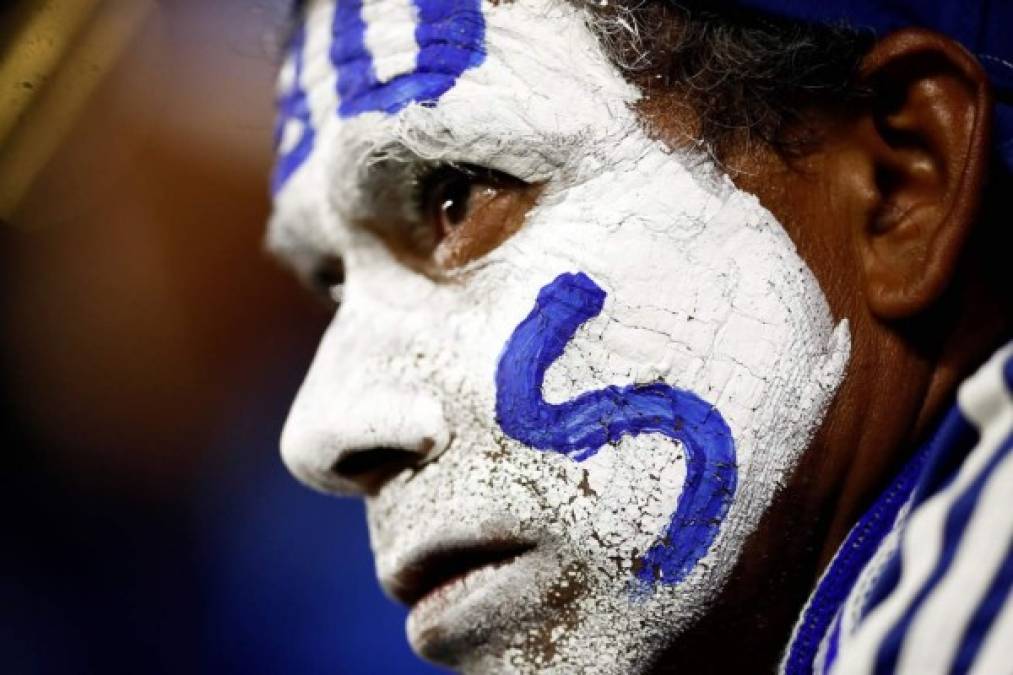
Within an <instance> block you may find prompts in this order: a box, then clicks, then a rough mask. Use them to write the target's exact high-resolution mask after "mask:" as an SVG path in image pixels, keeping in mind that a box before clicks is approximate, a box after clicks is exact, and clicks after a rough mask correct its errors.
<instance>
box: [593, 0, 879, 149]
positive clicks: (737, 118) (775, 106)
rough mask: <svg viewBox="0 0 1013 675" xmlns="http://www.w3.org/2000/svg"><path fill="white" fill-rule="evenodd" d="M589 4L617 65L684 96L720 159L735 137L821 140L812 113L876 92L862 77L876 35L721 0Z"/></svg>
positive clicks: (645, 84)
mask: <svg viewBox="0 0 1013 675" xmlns="http://www.w3.org/2000/svg"><path fill="white" fill-rule="evenodd" d="M586 6H587V7H588V9H590V11H591V13H592V15H593V16H594V17H595V19H594V20H593V21H592V29H593V30H594V31H595V32H596V33H597V35H598V37H599V39H600V40H601V42H602V44H603V45H604V47H605V49H606V51H607V52H608V54H609V56H610V57H611V58H612V60H613V62H614V63H615V64H616V65H617V66H618V67H619V68H620V69H621V70H622V71H623V72H624V73H625V74H626V76H627V77H628V78H629V79H630V80H632V81H633V82H634V83H635V84H637V85H639V86H640V87H641V88H642V89H643V91H644V92H645V93H646V94H647V95H648V96H654V95H665V94H675V95H677V96H678V97H679V98H680V99H682V100H683V101H685V102H686V103H687V104H688V105H689V106H690V108H691V110H692V111H693V112H694V113H695V114H696V116H697V118H698V123H699V128H698V134H699V137H700V140H702V141H703V142H705V143H707V144H708V145H709V146H710V147H711V148H712V150H713V151H714V152H715V153H716V154H718V155H719V156H720V154H721V151H722V149H723V148H725V147H726V146H727V145H728V143H729V142H733V141H742V140H752V139H756V140H762V141H764V142H765V143H767V144H769V145H771V146H772V147H774V148H776V149H778V150H782V151H789V152H790V151H793V150H796V149H798V148H799V147H800V145H803V144H805V143H807V142H808V141H810V140H816V139H812V138H811V137H810V136H809V135H808V133H807V130H806V129H805V127H804V125H799V122H802V121H804V119H805V115H804V112H805V111H806V110H808V109H810V108H813V107H815V106H825V107H827V108H836V107H838V106H845V105H847V104H849V103H852V102H855V101H856V100H858V99H862V98H865V97H867V96H868V92H867V91H866V90H865V89H864V88H862V87H861V86H859V80H858V73H859V66H860V64H861V61H862V58H863V57H864V56H865V54H866V53H867V52H868V50H869V48H870V47H871V46H872V44H873V42H874V41H875V36H874V35H873V34H872V33H871V32H870V31H861V30H857V29H855V28H851V27H849V26H847V25H843V24H841V25H827V24H820V25H811V24H805V23H800V22H794V21H782V20H777V19H772V18H767V17H763V16H760V15H757V14H755V13H750V12H743V11H741V10H737V9H735V8H732V7H720V3H719V2H714V1H713V0H712V1H711V2H709V3H706V4H704V3H698V2H694V1H692V0H690V1H688V2H677V1H675V0H618V1H616V0H613V2H611V3H609V4H605V5H599V4H597V3H596V2H595V0H590V1H589V2H587V3H586ZM789 132H790V133H789Z"/></svg>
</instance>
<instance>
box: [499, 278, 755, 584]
mask: <svg viewBox="0 0 1013 675" xmlns="http://www.w3.org/2000/svg"><path fill="white" fill-rule="evenodd" d="M604 301H605V292H604V291H603V290H602V289H601V288H599V287H598V286H597V284H595V283H594V282H593V281H592V280H591V279H590V278H589V277H587V276H586V275H584V274H579V273H578V274H562V275H560V276H559V277H557V278H556V279H555V281H553V282H552V283H550V284H549V285H548V286H546V287H545V288H543V289H542V290H541V291H540V292H539V293H538V299H537V300H536V301H535V308H534V309H533V310H531V313H530V314H529V315H528V316H527V318H526V319H524V321H522V322H521V323H520V325H519V326H517V328H516V330H514V333H513V335H511V336H510V339H509V340H508V341H507V344H506V347H505V348H504V350H503V354H502V355H501V356H500V360H499V366H498V368H497V370H496V419H497V422H498V423H499V425H500V427H501V428H502V429H503V431H504V433H506V434H507V435H508V436H510V437H511V438H513V439H515V440H518V441H520V442H521V443H524V444H525V445H529V446H531V447H533V448H537V449H539V450H546V451H551V452H558V453H562V454H564V455H566V456H567V457H570V458H571V459H573V460H574V461H577V462H582V461H584V460H585V459H587V458H588V457H591V456H592V455H594V454H595V453H596V452H598V450H599V449H600V448H601V447H602V446H604V445H606V444H609V443H615V442H617V441H618V440H619V439H620V438H622V437H623V436H625V435H627V434H630V435H637V434H648V433H658V434H663V435H665V436H667V437H669V438H671V439H674V440H677V441H679V442H680V443H681V444H682V446H683V448H684V449H685V456H686V480H685V483H684V485H683V490H682V493H681V494H680V495H679V502H678V505H677V506H676V509H675V513H674V514H673V515H672V518H671V521H670V522H669V524H668V527H667V528H666V530H665V532H664V533H663V534H662V536H661V537H660V538H659V540H658V541H657V542H656V543H655V544H654V545H652V546H651V547H650V548H649V549H648V550H647V552H646V553H644V555H643V556H642V557H641V558H640V560H639V562H640V566H639V569H638V570H637V577H638V578H640V579H641V580H643V581H646V582H649V583H653V582H655V581H660V582H662V583H665V584H675V583H678V582H679V581H682V580H683V579H684V578H685V577H686V575H687V574H689V572H690V571H691V570H692V569H693V567H694V566H695V565H696V563H697V562H698V561H699V560H700V559H701V558H702V557H703V556H704V555H706V553H707V550H708V549H709V548H710V545H711V544H712V543H713V541H714V538H715V537H716V536H717V534H718V529H719V528H720V527H721V522H722V521H723V520H724V517H725V515H726V514H727V513H728V507H729V505H730V503H731V500H732V496H733V495H734V494H735V486H736V480H737V472H736V465H735V444H734V442H733V441H732V436H731V432H730V431H729V430H728V425H727V424H725V421H724V419H723V418H722V417H721V414H720V413H719V412H718V411H717V410H716V409H715V408H714V406H712V405H711V404H709V403H707V402H706V401H704V400H703V399H701V398H700V397H699V396H697V395H696V394H693V393H692V392H689V391H683V390H680V389H676V388H675V387H670V386H668V385H666V384H664V383H661V382H656V383H651V384H644V385H639V384H634V385H629V386H625V387H618V386H609V387H605V388H604V389H600V390H598V391H590V392H586V393H584V394H581V395H579V396H577V397H576V398H574V399H572V400H570V401H567V402H566V403H561V404H559V405H552V404H549V403H546V402H545V401H544V400H543V398H542V381H543V379H544V377H545V371H546V370H547V369H548V367H549V366H550V365H551V364H552V362H553V361H555V360H556V359H557V358H559V356H560V355H561V354H562V353H563V349H564V347H565V346H566V343H567V342H569V341H570V340H571V339H572V338H573V335H574V333H575V332H576V331H577V329H578V328H579V327H580V325H581V324H583V323H584V322H585V321H587V320H589V319H592V318H594V317H595V316H597V315H598V314H599V312H601V308H602V304H603V303H604Z"/></svg>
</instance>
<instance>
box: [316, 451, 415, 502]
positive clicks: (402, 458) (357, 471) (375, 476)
mask: <svg viewBox="0 0 1013 675" xmlns="http://www.w3.org/2000/svg"><path fill="white" fill-rule="evenodd" d="M423 457H425V453H424V452H418V451H414V450H402V449H400V448H370V449H368V450H359V451H356V452H351V453H349V454H347V455H345V456H344V457H342V458H341V459H339V460H338V461H337V462H335V463H334V465H333V466H332V467H331V471H332V472H333V473H335V474H337V475H338V476H340V477H341V478H344V479H345V480H349V481H352V482H353V483H356V484H358V485H359V486H360V487H361V488H362V489H364V490H366V492H369V493H373V492H375V491H376V490H377V489H379V488H380V487H381V486H382V485H383V484H384V483H386V482H387V481H388V480H390V479H391V478H393V477H394V476H396V475H397V474H399V473H401V471H403V470H404V469H408V468H411V467H414V466H416V465H417V464H419V462H420V461H421V460H422V459H423Z"/></svg>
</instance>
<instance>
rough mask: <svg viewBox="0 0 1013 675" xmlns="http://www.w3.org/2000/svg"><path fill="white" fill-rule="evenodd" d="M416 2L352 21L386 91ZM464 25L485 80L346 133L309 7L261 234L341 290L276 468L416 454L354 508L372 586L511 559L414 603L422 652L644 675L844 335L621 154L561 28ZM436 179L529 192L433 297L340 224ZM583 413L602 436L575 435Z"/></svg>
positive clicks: (614, 103)
mask: <svg viewBox="0 0 1013 675" xmlns="http://www.w3.org/2000/svg"><path fill="white" fill-rule="evenodd" d="M350 6H351V5H350ZM413 7H414V8H415V9H412V8H413ZM419 7H420V4H418V3H406V2H404V0H367V1H366V2H365V3H364V4H363V6H362V7H361V8H360V10H358V11H359V14H358V16H360V17H365V18H364V19H363V22H364V24H365V28H364V29H363V30H364V35H366V36H367V37H366V38H364V40H365V42H366V43H367V45H368V48H367V51H368V52H369V57H370V59H371V61H372V63H373V64H374V65H373V68H374V70H375V72H377V73H380V74H381V75H382V76H383V77H387V78H396V77H398V74H401V75H410V74H411V73H413V72H414V71H413V70H411V68H412V63H413V62H414V63H415V64H418V63H419V62H420V59H421V53H422V51H423V47H422V46H421V38H419V37H418V36H419V35H420V30H419V25H421V24H420V22H421V21H422V19H421V18H420V17H421V12H420V11H419ZM337 9H338V11H340V7H338V8H337ZM481 20H482V28H483V29H482V34H481V37H480V38H479V40H480V42H481V45H482V49H481V52H482V58H481V60H480V61H476V62H474V63H470V64H469V65H468V66H467V67H466V68H463V69H462V68H459V67H455V68H454V72H455V73H456V75H455V76H454V77H455V79H454V81H453V83H452V84H451V85H450V86H449V87H448V88H446V89H445V90H444V91H442V92H440V93H439V94H438V95H437V96H435V97H426V96H423V95H419V96H418V97H414V96H408V97H407V98H404V97H403V98H402V99H400V100H399V107H396V108H395V109H394V110H393V111H388V108H387V107H383V106H380V107H376V108H372V109H368V110H362V111H360V112H356V113H354V114H344V113H342V112H341V106H342V102H343V99H342V88H341V87H342V85H341V76H340V73H339V67H338V66H339V65H340V63H339V64H338V65H336V64H335V62H334V60H333V54H334V53H335V50H336V48H335V42H336V41H338V40H340V39H342V36H343V35H344V33H341V32H339V33H338V34H335V32H334V27H335V26H336V25H340V21H338V12H337V11H336V7H335V4H334V3H332V2H327V1H318V2H314V3H310V7H309V9H308V14H307V21H306V28H305V39H304V44H303V45H302V46H301V49H299V50H298V53H299V55H300V56H299V58H301V59H302V62H301V64H300V65H299V68H293V67H288V68H287V70H286V72H289V73H291V72H294V71H296V70H298V71H299V74H298V76H297V77H296V78H295V79H296V83H295V84H296V85H297V86H298V87H299V89H300V90H301V91H302V92H303V94H304V96H305V101H306V104H307V109H308V115H307V117H308V124H309V126H311V127H312V128H313V129H314V130H315V131H314V133H315V138H314V141H313V147H312V151H311V152H309V153H308V155H307V157H306V158H305V159H304V160H303V161H302V162H301V163H300V164H299V165H298V166H297V167H296V168H295V169H294V170H292V171H291V172H290V175H289V176H288V179H287V180H286V181H285V182H284V184H283V185H282V186H281V187H280V189H279V190H278V192H277V194H276V197H275V214H274V217H273V219H272V223H271V229H270V233H269V240H270V243H271V245H272V247H273V248H274V249H275V250H277V251H278V252H280V253H281V254H282V255H284V256H286V257H287V258H288V259H289V260H290V261H291V262H292V264H293V265H294V266H295V267H296V268H299V269H308V268H310V267H312V265H313V264H314V262H315V261H316V260H319V259H323V258H327V257H333V256H341V258H342V259H343V261H344V267H345V271H346V284H345V288H344V292H343V304H342V306H341V308H340V310H339V311H338V313H337V315H336V316H335V319H334V321H333V323H332V325H331V326H330V327H329V329H328V331H327V333H326V334H325V336H324V337H323V339H322V342H321V345H320V348H319V350H318V353H317V356H316V358H315V359H314V362H313V364H312V366H311V368H310V372H309V374H308V375H307V377H306V381H305V383H304V384H303V387H302V389H301V391H300V393H299V395H298V397H297V400H296V402H295V403H294V405H293V408H292V412H291V414H290V417H289V420H288V422H287V424H286V427H285V431H284V433H283V438H282V452H283V456H284V458H285V461H286V463H287V464H288V466H289V467H290V468H291V470H292V471H293V472H294V473H295V474H296V475H297V476H299V477H300V478H302V479H303V480H305V481H306V482H308V483H309V484H311V485H313V486H315V487H317V488H320V489H325V490H332V491H337V492H341V491H353V490H354V489H355V486H354V485H353V484H351V483H350V482H349V481H348V480H346V479H344V478H342V477H340V476H338V475H336V474H335V473H334V472H332V471H331V468H332V467H333V466H334V464H335V462H336V461H338V460H339V459H340V458H341V457H342V456H347V455H348V453H350V452H353V451H363V450H366V449H368V448H374V447H386V448H390V447H394V448H406V449H418V450H419V451H420V452H422V451H423V450H424V451H425V452H426V457H425V460H424V463H423V465H422V466H421V468H419V469H417V470H405V471H402V472H401V473H400V474H398V475H396V476H394V477H393V478H392V479H390V480H389V481H388V482H387V483H386V484H384V486H383V487H382V488H381V489H380V490H379V491H377V492H376V493H375V494H372V495H371V496H368V497H366V503H367V515H368V520H369V528H370V536H371V541H372V546H373V550H374V553H375V557H376V566H377V574H378V576H379V578H380V580H381V583H382V584H383V585H384V587H385V588H386V589H387V590H388V591H389V592H393V593H397V592H398V589H399V584H401V583H402V582H403V578H404V576H405V574H406V570H407V571H410V570H413V569H416V568H417V567H419V566H420V565H425V564H426V561H431V560H434V559H438V558H439V556H440V555H443V554H448V552H453V551H469V550H474V549H477V548H482V547H488V546H490V545H495V546H502V545H503V544H504V543H507V544H509V545H511V546H515V547H516V548H517V550H518V551H519V552H520V554H519V555H516V556H515V557H512V558H508V559H504V560H501V561H499V562H498V563H497V564H495V565H486V566H483V567H481V568H479V569H476V570H474V571H472V572H470V573H468V574H466V575H465V576H463V577H461V578H459V579H458V580H456V581H453V582H451V583H448V584H445V585H444V586H442V587H441V588H439V589H438V590H437V591H436V592H434V593H430V594H429V595H427V596H426V597H424V598H423V599H421V600H420V601H418V603H417V604H416V605H415V606H414V608H413V610H412V612H411V614H410V617H409V620H408V627H407V628H408V635H409V640H410V641H411V643H412V645H413V647H414V648H415V649H416V650H417V651H418V652H419V653H420V654H422V655H424V656H425V657H427V658H430V659H433V660H437V661H439V662H440V663H443V664H446V665H449V666H451V667H453V668H455V669H458V670H461V671H464V672H473V673H512V672H517V673H525V672H597V673H635V672H642V671H643V670H644V669H646V668H647V667H648V666H649V665H650V664H651V663H652V661H653V659H654V658H656V656H657V655H658V654H659V653H660V652H661V651H662V650H663V649H664V648H665V647H666V646H668V645H669V644H671V643H672V641H673V640H676V639H677V638H678V637H679V636H680V635H681V634H683V633H685V632H686V630H687V629H688V628H689V627H691V626H692V625H693V624H694V623H695V622H696V621H698V620H699V618H700V617H701V616H702V615H704V614H705V613H706V612H707V611H708V608H709V607H710V606H711V605H712V603H713V602H714V600H715V598H716V597H717V596H718V594H719V593H720V591H721V589H722V587H723V585H724V584H725V582H726V581H727V579H728V575H729V574H730V572H731V569H732V567H733V566H734V565H735V563H736V562H737V561H738V559H739V557H740V555H741V551H742V549H743V545H744V543H745V541H746V538H747V537H748V536H749V535H750V534H751V533H752V532H753V531H755V529H756V527H757V525H758V524H759V522H760V520H761V518H762V517H763V514H764V512H765V511H766V509H767V508H768V507H769V505H770V504H771V501H772V499H773V497H774V495H775V494H776V492H777V490H778V489H779V488H781V487H782V486H784V485H785V483H786V482H787V480H788V478H789V477H790V475H791V472H792V470H793V468H794V467H795V466H796V464H797V462H798V459H799V457H800V456H801V455H802V453H804V452H805V450H806V449H807V447H808V445H809V443H810V441H811V439H812V437H813V434H814V433H815V432H816V430H817V429H818V428H819V425H820V423H821V420H822V419H823V416H824V414H825V412H826V408H827V406H828V404H829V402H830V400H831V398H832V397H833V394H834V392H835V391H836V389H837V387H838V385H839V383H840V381H841V378H842V376H843V372H844V369H845V365H846V363H847V359H848V353H849V348H850V347H849V345H850V343H849V337H848V330H847V326H846V324H845V323H843V322H842V323H840V324H835V321H834V319H833V317H832V316H831V314H830V311H829V308H828V306H827V302H826V299H825V297H824V295H823V293H822V292H821V290H820V288H819V285H818V284H817V282H816V280H815V278H814V277H813V275H812V273H811V272H810V270H809V269H808V267H807V266H806V264H805V262H804V261H803V260H802V259H801V258H800V257H799V256H798V254H797V252H796V250H795V247H794V245H793V244H792V242H791V240H790V239H789V237H788V236H787V234H786V233H785V231H784V229H783V228H782V227H781V226H780V225H779V224H778V223H777V221H776V220H775V219H774V217H773V216H772V215H771V214H770V213H769V212H768V211H766V210H765V209H764V208H763V207H762V206H761V205H760V204H759V203H758V202H757V200H756V199H755V198H754V197H753V196H751V195H749V194H746V193H744V192H742V191H740V190H738V189H736V188H735V186H734V185H733V184H732V183H731V181H730V180H728V179H727V178H726V177H724V176H723V175H721V174H720V172H719V171H718V170H717V169H716V168H715V167H713V166H712V165H710V164H709V162H708V161H707V159H706V158H704V157H701V156H698V155H696V154H693V153H692V152H683V151H674V150H672V149H670V148H667V147H665V146H664V144H662V143H660V142H658V141H656V140H654V139H652V138H650V137H649V136H648V135H647V134H646V133H645V131H644V128H643V126H642V124H641V121H640V119H639V118H638V117H637V114H636V113H635V112H634V110H633V107H632V106H633V104H635V103H636V101H637V100H638V98H639V93H638V91H637V90H636V89H635V88H634V87H633V86H631V85H630V84H628V83H627V82H625V81H624V80H623V79H622V77H621V76H620V75H619V74H618V73H617V72H616V70H615V69H614V68H613V66H612V65H611V64H610V63H609V61H608V59H607V58H606V57H605V55H604V54H603V53H602V50H601V48H600V46H599V44H598V43H597V41H596V40H595V38H594V36H593V35H592V33H591V32H590V31H589V30H588V28H587V26H586V23H585V16H584V15H583V14H582V13H581V11H580V10H579V9H576V8H574V7H572V6H570V5H567V4H563V3H560V2H553V1H551V0H515V1H514V2H510V3H498V4H496V5H495V6H494V5H490V4H483V5H482V6H481ZM387 22H389V24H388V23H387ZM382 35H389V36H392V37H390V39H389V40H387V41H384V40H380V39H378V38H377V37H376V36H382ZM404 36H414V39H413V40H409V39H405V38H404ZM338 51H340V50H338ZM293 58H295V57H293ZM290 62H291V61H290ZM377 64H387V65H377ZM377 79H378V80H379V79H381V78H380V76H379V75H378V76H377ZM389 81H393V79H390V80H389ZM284 85H288V87H289V88H288V89H285V88H283V90H282V91H283V92H284V91H290V90H291V87H292V85H293V83H292V81H291V79H290V80H288V81H283V87H284ZM283 112H284V106H283ZM284 156H285V155H284V153H283V155H282V161H284ZM440 162H461V163H468V164H473V165H478V166H484V167H489V168H491V169H495V170H498V171H503V172H506V173H509V174H511V175H513V176H516V177H518V178H520V179H522V180H525V181H530V182H539V183H542V184H543V189H542V191H541V193H540V196H539V198H538V201H537V203H536V204H535V206H534V207H533V208H532V210H531V211H530V212H529V214H528V216H527V218H526V221H525V223H524V226H523V227H522V228H521V229H520V230H519V231H518V232H517V233H516V234H514V235H513V236H512V237H511V238H509V239H507V240H506V241H505V242H504V243H502V244H501V245H500V246H499V247H498V248H496V249H494V250H493V251H491V252H490V253H488V254H487V255H485V256H484V257H482V258H481V259H479V260H476V261H473V262H471V263H468V264H466V265H464V266H462V267H459V268H456V269H454V270H451V271H447V272H446V274H444V275H441V276H440V277H439V278H431V277H429V276H425V275H422V274H420V273H418V272H417V271H414V270H412V269H410V268H408V267H406V266H404V265H403V264H401V262H400V261H399V259H398V258H397V257H396V256H395V255H394V254H393V253H392V252H391V251H390V250H389V249H388V248H387V246H386V245H385V244H384V243H383V242H382V241H381V240H380V238H379V237H378V236H377V235H376V234H374V230H372V229H371V228H369V227H364V226H363V223H368V222H374V221H378V220H382V221H384V222H389V223H393V224H395V225H397V226H401V225H403V226H405V227H409V226H410V225H411V223H412V222H414V221H415V220H417V219H418V214H417V212H416V209H415V208H414V207H413V205H412V199H411V192H412V189H411V183H412V180H411V179H412V176H414V175H416V173H417V168H418V167H419V166H431V165H433V164H438V163H440ZM574 294H576V295H579V296H580V297H581V298H583V300H581V301H580V302H572V301H571V300H572V297H573V296H574ZM567 298H570V300H567ZM585 301H586V302H585ZM654 413H656V414H654ZM588 415H590V416H592V417H594V416H598V417H603V416H604V418H606V421H605V423H604V424H602V425H600V426H599V427H598V430H597V431H589V429H592V428H593V427H594V425H589V424H584V421H582V420H586V416H588ZM582 416H584V417H582ZM679 419H681V426H680V425H678V424H677V423H676V422H678V421H679ZM731 458H734V461H731ZM701 463H702V465H701ZM334 534H335V533H325V535H326V536H334ZM666 577H667V578H666Z"/></svg>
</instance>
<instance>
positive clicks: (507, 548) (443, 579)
mask: <svg viewBox="0 0 1013 675" xmlns="http://www.w3.org/2000/svg"><path fill="white" fill-rule="evenodd" d="M534 548H535V546H534V544H530V543H526V542H519V541H511V540H498V541H490V542H483V543H481V544H466V545H462V546H452V547H447V548H440V549H438V550H429V551H427V552H426V553H424V554H422V555H420V556H418V557H417V558H415V559H413V560H411V561H409V562H408V563H407V564H405V565H404V566H403V567H401V569H399V570H397V571H396V572H395V573H394V574H393V575H391V576H390V577H388V578H386V579H384V580H383V582H382V583H383V586H384V588H385V590H386V591H387V593H389V594H390V595H393V596H394V597H395V598H397V599H398V600H399V601H400V602H402V603H404V604H405V605H408V606H409V607H413V606H414V605H415V604H417V603H418V602H419V601H420V600H422V599H423V598H425V597H427V596H429V595H432V594H434V593H436V592H437V591H439V590H440V589H442V588H446V587H448V586H450V585H451V584H453V583H454V582H456V581H458V580H460V579H463V578H464V577H466V576H468V575H469V574H471V573H473V572H476V571H478V570H480V569H485V568H496V567H502V566H504V565H506V564H508V563H510V562H512V561H513V560H514V559H516V558H518V557H520V556H522V555H524V554H525V553H528V552H529V551H531V550H532V549H534Z"/></svg>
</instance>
